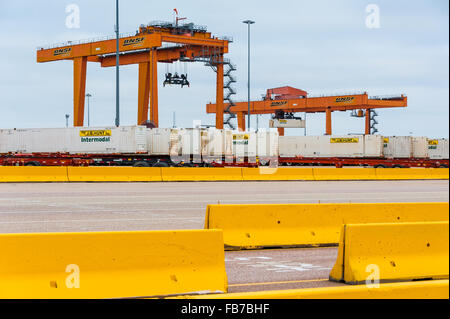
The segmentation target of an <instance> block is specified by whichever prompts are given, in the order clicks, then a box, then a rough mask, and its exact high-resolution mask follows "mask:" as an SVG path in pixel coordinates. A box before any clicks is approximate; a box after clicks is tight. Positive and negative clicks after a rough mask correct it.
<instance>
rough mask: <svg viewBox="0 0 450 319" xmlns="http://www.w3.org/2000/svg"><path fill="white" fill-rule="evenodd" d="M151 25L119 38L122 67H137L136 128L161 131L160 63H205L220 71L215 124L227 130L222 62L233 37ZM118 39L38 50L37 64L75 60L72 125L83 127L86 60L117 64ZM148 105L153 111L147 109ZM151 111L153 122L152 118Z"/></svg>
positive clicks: (173, 25)
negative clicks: (150, 126)
mask: <svg viewBox="0 0 450 319" xmlns="http://www.w3.org/2000/svg"><path fill="white" fill-rule="evenodd" d="M182 19H184V18H177V20H176V23H171V22H153V23H150V24H149V25H141V26H140V27H139V30H138V31H137V32H136V33H135V34H128V35H122V36H121V37H120V40H119V51H120V58H119V61H120V62H119V63H120V65H129V64H138V65H139V89H138V112H137V113H138V114H137V124H144V123H146V122H147V121H148V120H149V121H150V122H151V123H153V125H154V126H155V127H158V79H157V63H158V62H164V63H173V62H175V61H184V62H196V61H198V62H204V63H205V64H207V65H209V66H211V67H212V68H213V69H214V70H215V71H216V73H217V85H216V101H217V104H216V105H217V109H216V110H215V113H216V114H217V116H218V117H220V114H222V119H221V120H220V119H218V120H217V121H216V127H217V128H223V110H224V107H223V104H224V102H223V101H224V99H223V90H224V65H225V64H226V63H229V61H227V59H224V54H226V53H228V44H229V42H231V39H230V38H226V37H224V38H218V37H214V36H212V35H211V33H210V32H207V30H206V27H203V26H196V25H194V24H193V23H186V24H182V25H179V23H178V21H179V20H182ZM115 54H116V39H115V38H114V37H110V38H102V39H93V40H87V41H80V42H67V43H65V44H61V45H55V46H50V47H47V48H38V50H37V62H38V63H41V62H51V61H61V60H72V61H73V94H74V95H73V96H74V98H73V103H74V104H73V125H74V126H83V121H84V105H85V91H86V68H87V62H98V63H100V65H101V66H102V67H113V66H115V65H116V56H115ZM149 106H150V107H149ZM149 108H150V118H149Z"/></svg>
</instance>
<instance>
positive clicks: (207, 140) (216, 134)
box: [201, 128, 225, 157]
mask: <svg viewBox="0 0 450 319" xmlns="http://www.w3.org/2000/svg"><path fill="white" fill-rule="evenodd" d="M201 139H202V156H203V157H221V156H223V154H224V149H225V139H224V130H218V129H215V128H208V129H207V130H204V131H202V132H201Z"/></svg>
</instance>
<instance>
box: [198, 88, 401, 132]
mask: <svg viewBox="0 0 450 319" xmlns="http://www.w3.org/2000/svg"><path fill="white" fill-rule="evenodd" d="M235 104H236V105H235V106H231V108H230V110H231V112H233V113H236V114H237V116H238V126H239V129H240V130H244V129H245V115H246V114H247V113H248V102H237V103H235ZM407 104H408V100H407V97H406V96H403V95H401V96H398V97H393V98H387V99H383V98H369V96H368V95H367V93H364V94H355V95H339V96H323V97H306V96H305V97H304V98H297V99H275V100H263V101H251V102H250V113H251V114H276V113H277V112H280V111H282V112H285V113H295V112H306V113H322V112H324V113H326V134H327V135H331V134H332V129H331V113H332V112H335V111H349V110H366V129H365V132H366V134H370V111H369V110H371V109H379V108H393V107H406V106H407ZM228 106H229V104H225V105H224V109H226V108H227V107H228ZM216 108H217V106H216V104H213V103H209V104H207V106H206V112H207V113H215V112H216ZM217 120H220V116H219V117H217V118H216V121H217ZM281 132H283V130H280V133H281Z"/></svg>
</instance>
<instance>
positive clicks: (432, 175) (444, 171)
mask: <svg viewBox="0 0 450 319" xmlns="http://www.w3.org/2000/svg"><path fill="white" fill-rule="evenodd" d="M375 174H376V179H379V180H402V179H405V180H415V179H448V168H376V169H375Z"/></svg>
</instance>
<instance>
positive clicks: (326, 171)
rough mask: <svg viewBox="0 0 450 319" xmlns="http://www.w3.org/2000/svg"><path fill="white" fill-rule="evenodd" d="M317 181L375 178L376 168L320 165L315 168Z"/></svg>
mask: <svg viewBox="0 0 450 319" xmlns="http://www.w3.org/2000/svg"><path fill="white" fill-rule="evenodd" d="M313 174H314V179H315V180H316V181H342V180H375V179H376V176H375V169H374V168H367V167H345V168H334V167H320V168H314V169H313Z"/></svg>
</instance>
